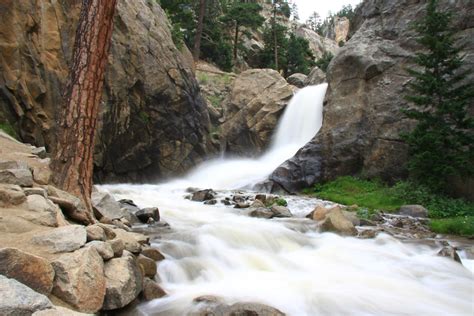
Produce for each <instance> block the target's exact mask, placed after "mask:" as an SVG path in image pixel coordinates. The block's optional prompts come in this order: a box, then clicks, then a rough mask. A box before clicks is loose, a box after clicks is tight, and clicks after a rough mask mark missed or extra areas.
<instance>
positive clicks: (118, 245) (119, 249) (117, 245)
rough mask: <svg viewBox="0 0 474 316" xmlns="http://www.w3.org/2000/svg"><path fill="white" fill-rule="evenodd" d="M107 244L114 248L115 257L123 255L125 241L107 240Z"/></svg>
mask: <svg viewBox="0 0 474 316" xmlns="http://www.w3.org/2000/svg"><path fill="white" fill-rule="evenodd" d="M107 244H109V245H110V247H111V248H112V251H113V252H114V257H121V256H122V254H123V251H124V250H125V243H124V242H123V240H122V239H112V240H107Z"/></svg>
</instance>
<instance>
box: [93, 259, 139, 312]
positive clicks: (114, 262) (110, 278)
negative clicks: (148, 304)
mask: <svg viewBox="0 0 474 316" xmlns="http://www.w3.org/2000/svg"><path fill="white" fill-rule="evenodd" d="M104 273H105V278H106V294H105V299H104V305H103V306H102V309H103V310H112V309H118V308H121V307H124V306H126V305H128V304H129V303H130V302H132V301H133V300H134V299H135V298H137V296H138V294H140V292H141V290H142V285H143V277H142V274H141V272H140V267H139V266H138V264H137V261H136V260H135V258H134V257H133V256H132V255H130V254H126V253H124V255H123V256H122V257H121V258H114V259H111V260H109V261H107V262H106V263H105V267H104Z"/></svg>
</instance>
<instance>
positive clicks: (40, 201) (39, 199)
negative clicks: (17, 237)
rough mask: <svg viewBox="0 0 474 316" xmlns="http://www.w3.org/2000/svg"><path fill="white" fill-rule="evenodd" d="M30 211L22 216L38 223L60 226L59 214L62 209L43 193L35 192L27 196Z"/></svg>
mask: <svg viewBox="0 0 474 316" xmlns="http://www.w3.org/2000/svg"><path fill="white" fill-rule="evenodd" d="M26 202H27V203H28V212H25V215H23V216H22V217H23V218H25V219H27V220H29V221H31V222H33V223H35V224H38V225H44V226H51V227H56V226H58V215H60V214H61V210H60V209H59V207H58V206H56V205H55V204H54V203H53V202H51V201H50V200H48V199H46V198H44V197H43V196H41V195H37V194H33V195H29V196H28V197H27V198H26Z"/></svg>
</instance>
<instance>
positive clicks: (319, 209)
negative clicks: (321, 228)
mask: <svg viewBox="0 0 474 316" xmlns="http://www.w3.org/2000/svg"><path fill="white" fill-rule="evenodd" d="M329 211H330V209H328V208H325V207H324V206H322V205H318V206H316V207H315V208H314V210H313V211H311V213H309V214H308V215H306V218H309V219H312V220H313V221H322V220H323V219H325V218H326V215H327V214H328V213H329Z"/></svg>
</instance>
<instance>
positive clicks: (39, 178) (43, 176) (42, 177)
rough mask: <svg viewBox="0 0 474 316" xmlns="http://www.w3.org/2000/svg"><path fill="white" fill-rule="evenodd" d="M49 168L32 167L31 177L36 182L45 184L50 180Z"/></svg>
mask: <svg viewBox="0 0 474 316" xmlns="http://www.w3.org/2000/svg"><path fill="white" fill-rule="evenodd" d="M51 176H52V174H51V170H50V169H49V168H48V167H35V168H33V179H34V180H35V182H36V183H38V184H42V185H47V184H49V182H50V181H51Z"/></svg>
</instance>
